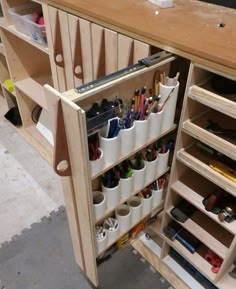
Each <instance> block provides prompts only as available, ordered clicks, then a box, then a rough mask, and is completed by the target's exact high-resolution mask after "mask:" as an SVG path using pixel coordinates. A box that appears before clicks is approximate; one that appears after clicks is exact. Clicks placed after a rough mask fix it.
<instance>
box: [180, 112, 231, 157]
mask: <svg viewBox="0 0 236 289" xmlns="http://www.w3.org/2000/svg"><path fill="white" fill-rule="evenodd" d="M208 120H211V121H213V122H216V123H218V124H219V125H220V126H221V127H222V128H224V129H226V128H227V129H232V130H235V131H236V120H235V119H232V118H230V117H228V116H225V115H224V114H222V113H219V112H217V111H214V110H211V111H209V112H207V113H205V114H204V115H203V116H199V117H196V118H195V119H194V120H191V119H189V120H186V121H185V122H184V123H183V131H184V132H185V133H187V134H189V135H191V136H192V137H194V138H196V139H198V140H200V141H201V142H203V143H205V144H207V145H209V146H211V147H213V148H214V149H216V150H217V151H219V152H221V153H223V154H224V155H226V156H228V157H230V158H232V159H234V160H236V140H231V139H229V138H228V139H226V138H221V137H220V136H218V135H215V134H213V133H211V132H209V131H207V129H206V128H207V126H208V125H209V123H208ZM235 135H236V133H235Z"/></svg>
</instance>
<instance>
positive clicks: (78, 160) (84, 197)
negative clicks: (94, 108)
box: [45, 52, 177, 286]
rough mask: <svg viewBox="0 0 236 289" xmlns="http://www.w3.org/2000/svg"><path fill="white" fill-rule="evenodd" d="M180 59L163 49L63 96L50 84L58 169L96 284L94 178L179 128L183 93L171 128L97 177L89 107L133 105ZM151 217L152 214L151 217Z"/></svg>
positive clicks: (81, 253)
mask: <svg viewBox="0 0 236 289" xmlns="http://www.w3.org/2000/svg"><path fill="white" fill-rule="evenodd" d="M175 59H176V57H175V56H173V55H171V54H168V53H165V52H160V53H158V54H157V55H155V56H151V57H150V58H147V59H144V60H143V61H142V62H139V64H136V65H134V66H131V67H128V68H127V69H124V70H121V71H118V72H117V73H114V74H111V75H109V76H106V77H104V78H102V79H99V80H97V81H94V82H91V83H89V84H87V85H84V86H82V87H80V88H78V89H72V90H69V91H67V92H65V93H62V94H61V93H59V92H57V91H55V90H54V89H52V88H51V87H49V86H45V93H46V96H47V103H48V107H49V111H51V120H52V124H53V133H54V140H55V147H54V150H55V151H54V169H55V171H56V172H57V173H58V174H59V175H60V176H64V178H63V182H64V183H65V189H64V190H65V192H66V194H68V196H66V198H68V199H69V201H67V207H68V208H69V210H68V209H67V212H68V218H69V223H70V227H71V234H72V241H73V246H74V251H75V256H76V261H77V263H78V265H79V266H80V267H81V269H82V271H83V272H84V273H85V275H86V276H87V277H88V279H89V280H90V281H91V282H92V283H93V284H94V285H95V286H97V285H98V274H97V264H96V258H97V256H98V249H97V246H96V234H95V217H94V214H95V212H94V207H93V197H92V191H93V187H94V182H95V183H96V182H98V181H99V179H100V178H98V177H99V176H100V175H102V174H104V173H105V172H106V171H107V170H109V169H110V168H113V167H114V166H116V165H118V164H119V163H120V162H122V161H123V160H125V159H127V158H129V157H131V156H132V155H134V154H135V153H136V152H138V151H140V150H141V149H143V148H144V147H146V146H148V145H149V144H151V143H152V142H155V141H156V140H158V139H159V138H160V137H162V136H163V135H164V134H166V133H168V132H170V131H172V130H173V129H175V127H176V126H175V124H174V114H175V106H176V101H177V95H176V101H175V103H174V104H173V103H172V104H171V113H172V116H173V117H172V121H171V122H170V125H169V127H166V126H163V129H162V130H160V131H159V134H156V135H151V136H148V137H147V138H146V139H145V142H143V143H138V144H137V143H136V144H135V146H134V147H133V149H132V150H131V151H130V152H126V153H120V154H119V155H118V158H117V159H116V160H115V161H113V162H105V163H104V166H102V167H101V169H100V170H99V171H98V172H97V173H96V174H93V175H92V174H91V162H90V161H89V149H88V136H89V135H90V133H91V132H90V131H89V132H88V128H89V125H88V121H87V119H86V111H88V109H90V108H91V105H92V104H93V103H98V104H100V103H101V101H102V100H103V99H104V98H106V99H107V100H108V101H109V100H112V99H114V98H120V99H122V101H123V103H131V100H132V98H133V96H134V92H135V90H136V89H137V88H138V89H140V88H142V87H144V86H146V88H147V91H149V90H148V89H149V88H150V87H152V84H153V78H154V75H155V74H156V73H158V71H161V72H165V73H166V75H168V74H169V72H170V66H171V63H172V62H173V61H174V60H175ZM81 91H82V92H81ZM173 91H174V90H173ZM167 102H168V100H167ZM167 102H166V103H167ZM161 105H163V103H162V104H161ZM163 107H164V108H166V107H167V106H165V105H164V106H163ZM163 113H164V109H163ZM165 123H166V122H165ZM108 148H112V146H108ZM104 154H105V152H104ZM163 173H164V172H163ZM161 206H163V202H162V204H160V208H161ZM149 213H150V214H151V213H152V212H151V211H150V212H149ZM148 215H149V214H148V213H146V216H148ZM130 228H131V227H130ZM108 244H109V243H108ZM110 244H112V242H110Z"/></svg>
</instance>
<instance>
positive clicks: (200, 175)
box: [161, 64, 236, 289]
mask: <svg viewBox="0 0 236 289" xmlns="http://www.w3.org/2000/svg"><path fill="white" fill-rule="evenodd" d="M214 73H216V74H220V75H221V73H220V72H218V71H214ZM211 76H212V70H210V71H208V69H207V67H204V68H203V67H202V66H198V65H197V64H191V67H190V73H189V79H188V84H187V88H186V93H185V99H184V105H183V110H182V115H181V120H180V126H179V131H178V137H177V142H176V150H175V154H174V159H173V163H172V171H171V176H170V181H169V187H168V191H167V196H166V202H165V208H164V214H163V219H162V225H161V232H163V228H164V227H165V226H166V225H167V224H168V223H169V222H170V220H172V219H174V218H173V217H172V215H171V214H170V211H171V209H172V208H174V207H175V206H176V205H177V204H178V203H179V202H180V201H181V200H182V198H183V199H185V200H187V201H188V202H189V203H191V204H192V205H194V206H195V208H196V209H197V211H196V212H194V213H193V216H192V217H190V218H188V219H187V221H186V222H184V223H179V224H180V225H181V226H182V227H183V228H185V229H186V230H187V231H189V232H190V233H192V235H194V236H195V237H196V238H199V240H200V241H201V242H202V243H203V244H205V246H207V247H208V248H210V249H211V250H212V251H213V252H215V253H216V254H218V255H219V256H220V257H221V258H222V259H223V263H222V265H221V268H220V270H219V272H218V273H217V274H214V273H213V272H212V271H211V265H210V264H209V263H208V262H207V261H206V260H205V259H204V254H205V253H206V250H205V249H207V247H205V249H204V250H203V251H202V250H200V254H196V253H194V254H191V253H190V252H189V251H188V250H187V249H185V248H184V247H183V245H181V244H180V243H179V242H178V241H176V240H174V241H171V240H170V239H168V238H167V237H165V235H164V233H162V234H163V237H164V239H165V241H166V243H167V244H168V245H169V246H170V247H172V248H174V249H175V250H176V251H177V252H179V253H180V254H181V255H182V256H183V257H185V259H186V260H188V262H189V263H191V264H192V265H193V266H194V267H195V268H197V269H198V270H199V272H200V273H202V274H203V275H205V276H206V277H207V278H208V279H209V280H210V281H212V282H213V283H214V284H215V285H216V286H218V288H227V289H228V288H231V287H230V286H232V285H231V284H234V286H235V285H236V282H235V280H234V281H232V280H230V278H227V277H224V276H225V275H224V274H225V273H226V272H227V271H228V270H229V268H230V267H231V265H232V263H233V262H234V260H235V259H236V253H235V249H236V247H235V241H236V238H235V232H236V231H235V229H236V227H235V226H236V225H235V224H234V222H232V223H226V222H220V221H219V219H218V217H217V215H214V214H213V213H211V212H209V211H206V210H205V207H204V205H203V203H202V201H203V199H204V198H206V197H207V196H209V195H210V194H211V193H213V192H214V191H215V190H216V189H219V188H221V189H222V190H225V191H227V192H228V193H229V194H231V195H233V196H234V197H235V196H236V183H235V182H233V181H232V180H230V179H228V178H227V177H225V176H224V175H221V174H220V173H218V172H216V171H215V170H213V169H212V168H211V167H210V166H209V164H210V161H211V159H212V158H213V156H212V154H211V153H209V151H207V150H204V149H202V148H201V146H199V145H198V142H199V141H201V142H202V143H203V144H206V145H208V146H209V147H212V148H213V149H215V150H217V151H219V152H221V153H223V154H224V155H225V156H227V157H229V158H231V159H232V160H235V143H234V142H233V141H232V140H229V139H227V140H226V139H223V138H221V137H220V136H219V135H214V134H213V133H210V132H208V131H207V130H206V126H207V121H208V119H211V120H213V121H216V122H218V123H219V125H220V126H222V127H227V125H229V128H232V127H235V125H234V124H235V118H236V115H235V112H233V111H232V110H231V108H232V107H234V105H235V101H233V100H228V99H227V98H225V97H224V96H220V95H217V94H216V92H214V93H213V92H212V91H208V90H206V87H208V88H209V83H210V81H209V78H210V77H211ZM206 83H207V85H206ZM202 86H203V87H205V88H204V89H203V88H201V87H202ZM229 102H230V103H231V102H232V105H229ZM221 104H222V107H223V109H222V110H221ZM175 221H176V220H175ZM176 222H177V221H176ZM200 249H201V247H200ZM168 251H169V250H168V247H167V248H166V250H165V251H164V252H163V253H164V254H163V255H162V257H165V256H167V255H168ZM223 278H224V280H225V283H224V282H222V280H223ZM232 288H233V287H232Z"/></svg>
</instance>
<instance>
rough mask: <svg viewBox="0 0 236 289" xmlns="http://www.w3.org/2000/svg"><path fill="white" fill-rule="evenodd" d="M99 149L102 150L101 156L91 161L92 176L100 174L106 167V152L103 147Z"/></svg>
mask: <svg viewBox="0 0 236 289" xmlns="http://www.w3.org/2000/svg"><path fill="white" fill-rule="evenodd" d="M99 151H100V158H99V159H97V160H94V161H90V166H91V176H95V175H96V174H98V173H99V172H100V171H101V170H102V168H103V167H104V154H103V151H102V150H101V149H99Z"/></svg>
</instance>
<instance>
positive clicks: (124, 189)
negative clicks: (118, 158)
mask: <svg viewBox="0 0 236 289" xmlns="http://www.w3.org/2000/svg"><path fill="white" fill-rule="evenodd" d="M133 191H134V174H133V175H132V176H131V177H130V178H127V179H122V178H120V194H121V199H122V200H124V199H127V198H128V197H130V196H131V195H132V193H133Z"/></svg>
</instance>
